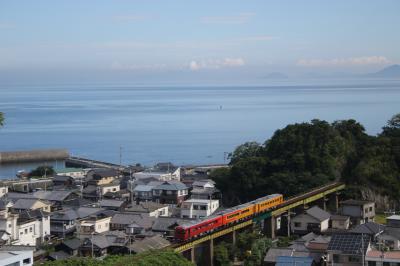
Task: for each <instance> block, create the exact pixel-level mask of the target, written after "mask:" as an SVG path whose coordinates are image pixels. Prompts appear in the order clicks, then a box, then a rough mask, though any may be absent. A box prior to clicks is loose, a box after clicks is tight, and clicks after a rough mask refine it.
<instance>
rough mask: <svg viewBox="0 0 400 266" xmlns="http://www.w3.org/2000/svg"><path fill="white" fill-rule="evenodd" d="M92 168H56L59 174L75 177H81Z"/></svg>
mask: <svg viewBox="0 0 400 266" xmlns="http://www.w3.org/2000/svg"><path fill="white" fill-rule="evenodd" d="M89 170H90V169H82V168H62V169H56V170H55V171H56V173H57V175H60V176H63V175H65V176H70V177H72V178H73V179H81V178H84V177H85V176H86V174H87V173H88V172H89Z"/></svg>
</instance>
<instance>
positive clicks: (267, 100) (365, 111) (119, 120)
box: [0, 80, 400, 178]
mask: <svg viewBox="0 0 400 266" xmlns="http://www.w3.org/2000/svg"><path fill="white" fill-rule="evenodd" d="M0 112H3V113H4V115H5V124H4V126H3V127H2V128H0V151H17V150H32V149H48V148H66V149H68V150H69V152H70V154H71V155H73V156H80V157H87V158H91V159H96V160H102V161H107V162H114V163H119V162H120V160H121V162H122V164H124V165H128V164H136V163H141V164H142V165H147V166H150V165H153V164H155V163H157V162H172V163H174V164H176V165H186V164H217V163H226V162H227V154H228V153H230V152H232V151H233V150H234V149H235V147H237V146H238V145H240V144H242V143H244V142H247V141H257V142H260V143H264V142H265V141H266V140H267V139H268V138H270V137H271V136H272V135H273V134H274V132H275V131H276V130H277V129H281V128H283V127H285V126H286V125H288V124H292V123H301V122H307V121H310V120H312V119H321V120H326V121H329V122H333V121H335V120H342V119H351V118H352V119H356V120H357V121H358V122H360V123H362V124H363V125H364V126H365V129H366V131H367V133H368V134H371V135H376V134H378V133H379V132H380V131H381V128H382V127H383V126H384V125H385V124H386V122H387V120H389V119H390V118H391V117H392V116H393V115H394V114H396V113H399V112H400V80H333V81H328V80H324V81H302V82H296V81H284V82H271V83H268V84H262V85H249V86H242V85H241V86H236V85H224V86H195V85H188V86H183V85H179V86H140V85H130V84H88V83H85V84H63V85H60V84H50V85H49V84H47V85H21V84H20V85H5V84H3V85H1V84H0ZM53 163H54V162H53ZM59 164H60V165H57V162H56V165H55V167H58V168H59V167H63V162H59ZM34 166H35V165H34V164H33V165H32V164H30V165H0V178H9V177H13V176H15V173H16V171H18V170H22V169H24V170H26V169H25V168H32V167H34Z"/></svg>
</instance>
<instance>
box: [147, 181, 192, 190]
mask: <svg viewBox="0 0 400 266" xmlns="http://www.w3.org/2000/svg"><path fill="white" fill-rule="evenodd" d="M154 189H159V190H183V189H187V187H186V185H185V184H183V183H181V182H168V181H166V182H164V183H162V184H161V185H158V186H156V187H155V188H154Z"/></svg>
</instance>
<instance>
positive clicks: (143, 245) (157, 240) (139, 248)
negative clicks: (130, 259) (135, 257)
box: [128, 235, 171, 253]
mask: <svg viewBox="0 0 400 266" xmlns="http://www.w3.org/2000/svg"><path fill="white" fill-rule="evenodd" d="M170 244H171V243H170V242H169V241H168V240H166V239H164V238H162V237H161V236H157V235H156V236H152V237H146V238H145V239H143V240H141V241H135V242H133V243H132V244H131V245H129V246H128V247H129V248H130V249H131V250H133V251H134V252H135V253H141V252H144V251H148V250H153V249H162V248H165V247H168V246H169V245H170Z"/></svg>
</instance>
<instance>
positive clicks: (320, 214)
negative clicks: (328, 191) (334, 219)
mask: <svg viewBox="0 0 400 266" xmlns="http://www.w3.org/2000/svg"><path fill="white" fill-rule="evenodd" d="M306 213H307V214H308V215H310V216H312V217H314V218H315V219H317V220H319V221H320V222H322V221H325V220H326V219H329V217H330V216H331V215H330V214H329V212H326V211H324V210H323V209H321V208H319V207H317V206H314V207H312V208H310V209H308V210H306Z"/></svg>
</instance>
